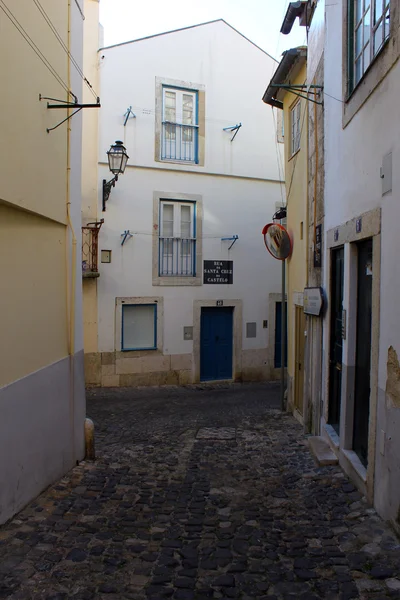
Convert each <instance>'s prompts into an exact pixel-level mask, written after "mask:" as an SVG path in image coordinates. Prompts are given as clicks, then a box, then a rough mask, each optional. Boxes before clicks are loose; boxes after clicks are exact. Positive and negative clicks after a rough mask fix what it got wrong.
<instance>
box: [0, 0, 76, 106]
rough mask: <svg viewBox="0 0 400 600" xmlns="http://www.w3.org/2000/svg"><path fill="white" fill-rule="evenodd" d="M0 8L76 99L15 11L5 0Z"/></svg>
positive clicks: (0, 3)
mask: <svg viewBox="0 0 400 600" xmlns="http://www.w3.org/2000/svg"><path fill="white" fill-rule="evenodd" d="M0 9H1V10H2V11H3V13H4V14H5V15H6V17H7V18H8V20H9V21H10V22H11V23H12V25H14V27H15V29H16V30H17V31H18V32H19V33H20V34H21V36H22V37H23V38H24V40H25V41H26V42H27V44H28V45H29V46H30V47H31V48H32V50H33V51H34V53H35V54H36V55H37V57H38V58H39V59H40V60H41V61H42V63H43V64H44V66H45V67H46V69H48V71H50V73H51V74H52V75H53V77H54V78H55V79H56V80H57V82H58V83H59V84H60V85H61V87H62V88H63V89H64V90H65V91H66V92H67V94H70V95H71V96H72V97H73V98H74V99H76V96H75V94H73V93H72V92H71V90H70V89H69V88H68V86H67V84H66V83H65V81H64V80H63V79H62V77H61V76H60V75H59V74H58V73H57V71H56V70H55V68H54V67H53V66H52V65H51V63H50V62H49V61H48V60H47V58H46V57H45V55H44V54H43V52H41V50H40V49H39V48H38V46H37V45H36V44H35V42H34V41H33V40H32V38H31V37H30V36H29V34H28V33H27V31H26V30H25V29H24V28H23V26H22V25H21V23H20V22H19V21H18V19H17V18H16V17H15V15H13V13H12V12H11V10H10V9H9V8H8V6H7V5H6V4H5V3H4V2H3V0H0Z"/></svg>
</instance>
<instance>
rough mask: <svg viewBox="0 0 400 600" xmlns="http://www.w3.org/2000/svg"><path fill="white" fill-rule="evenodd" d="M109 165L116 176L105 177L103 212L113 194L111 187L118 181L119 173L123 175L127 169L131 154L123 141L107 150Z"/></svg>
mask: <svg viewBox="0 0 400 600" xmlns="http://www.w3.org/2000/svg"><path fill="white" fill-rule="evenodd" d="M107 157H108V167H109V169H110V171H111V173H113V174H114V177H113V178H112V179H110V181H106V180H105V179H103V212H104V211H105V210H106V202H107V200H108V198H109V196H110V194H111V188H113V187H114V186H115V182H116V181H118V175H122V174H123V173H124V171H125V167H126V163H127V162H128V158H129V156H128V155H127V153H126V148H125V146H124V145H123V143H122V142H120V141H118V140H117V141H116V142H115V144H113V145H112V146H111V147H110V149H109V151H108V152H107Z"/></svg>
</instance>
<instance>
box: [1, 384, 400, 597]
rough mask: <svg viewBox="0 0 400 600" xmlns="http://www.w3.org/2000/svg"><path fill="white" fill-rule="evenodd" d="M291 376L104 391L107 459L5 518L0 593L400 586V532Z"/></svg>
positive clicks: (377, 591)
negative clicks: (319, 448) (331, 460)
mask: <svg viewBox="0 0 400 600" xmlns="http://www.w3.org/2000/svg"><path fill="white" fill-rule="evenodd" d="M278 409H279V386H277V385H276V384H255V385H239V384H238V385H236V384H235V385H232V386H225V387H224V386H216V387H213V388H206V387H201V386H198V387H193V388H182V389H177V388H164V389H140V390H132V389H114V390H113V389H94V390H91V391H89V393H88V408H87V412H88V416H90V417H91V418H92V419H93V420H94V422H95V428H96V450H97V460H96V462H95V463H90V462H86V463H82V464H80V465H79V466H77V467H76V468H75V469H74V470H73V471H72V472H71V473H69V474H68V475H67V476H66V477H65V478H63V479H62V480H61V481H60V482H58V483H57V484H56V485H54V486H53V487H51V488H49V489H48V490H47V491H46V492H45V493H43V494H42V495H41V496H40V497H39V498H38V499H37V500H36V501H35V502H33V503H31V504H30V505H29V506H28V507H26V509H25V510H24V511H22V512H21V513H20V514H19V515H18V516H17V517H16V518H14V519H13V520H12V521H11V522H9V523H8V524H6V525H5V526H3V527H2V528H0V598H12V599H15V600H17V599H19V600H22V599H28V598H34V599H36V598H40V599H42V598H43V599H49V600H50V599H52V600H61V599H64V598H75V599H77V600H78V599H82V600H84V599H86V600H90V599H91V598H94V599H96V600H97V599H107V600H112V599H120V598H121V599H125V598H131V599H133V600H142V599H147V598H149V599H162V598H174V599H176V600H191V599H196V600H197V599H198V600H202V599H204V600H206V599H209V598H221V599H222V598H242V599H251V598H265V599H266V598H268V599H270V600H273V599H276V600H277V599H285V600H286V599H289V598H296V599H298V600H301V599H302V600H314V599H317V598H321V599H326V600H331V599H332V600H334V599H340V600H342V599H343V600H345V599H350V598H361V599H376V600H378V599H383V598H400V545H399V544H400V542H399V540H398V539H397V538H396V537H395V536H394V534H393V533H392V531H391V530H390V529H389V527H388V526H387V525H385V524H384V523H383V522H382V521H381V520H380V519H379V518H378V517H377V515H376V513H375V511H374V510H373V509H371V508H369V507H368V506H367V504H366V503H365V501H364V500H363V498H362V497H361V495H360V494H359V493H358V492H357V491H356V489H355V488H354V487H353V485H352V484H351V483H349V481H348V479H347V478H346V477H345V476H344V475H343V473H342V471H341V470H340V469H339V467H324V468H321V469H319V468H317V467H316V466H315V463H314V461H313V459H312V457H311V455H310V454H309V451H308V448H307V444H306V441H305V439H304V436H303V433H302V428H301V427H300V425H299V424H298V423H297V421H296V420H295V419H294V418H293V417H291V416H289V415H281V413H280V411H279V410H278Z"/></svg>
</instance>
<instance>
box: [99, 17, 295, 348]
mask: <svg viewBox="0 0 400 600" xmlns="http://www.w3.org/2000/svg"><path fill="white" fill-rule="evenodd" d="M99 57H100V72H101V98H102V109H101V114H100V119H101V123H100V143H99V161H100V163H102V162H104V161H105V160H106V154H105V153H106V151H107V150H108V149H109V146H110V144H111V143H113V142H114V140H116V139H121V140H124V142H125V144H126V147H127V151H128V154H129V156H130V158H129V162H128V165H129V166H128V167H127V169H126V171H125V174H124V175H123V176H120V178H119V180H118V183H117V185H116V187H115V188H114V189H113V190H112V191H111V195H110V199H109V201H108V203H107V211H106V213H104V214H103V215H102V216H104V217H105V223H104V225H103V227H102V229H101V233H100V238H99V248H100V249H110V250H112V263H111V264H101V265H100V278H99V280H98V306H99V348H98V350H99V351H100V352H107V351H114V350H120V348H115V340H114V338H115V335H114V330H115V323H114V319H115V298H116V297H124V296H125V297H131V296H163V298H164V344H163V351H164V353H165V354H180V353H181V354H186V353H192V351H193V342H191V341H184V340H183V329H182V328H183V326H190V325H193V301H194V300H195V299H196V300H202V299H204V300H207V299H219V298H225V299H236V300H237V299H239V300H243V348H244V349H249V350H250V349H261V348H264V349H265V348H266V347H267V346H268V329H263V326H262V325H263V323H262V322H263V320H266V319H268V314H269V313H268V297H269V294H270V293H274V292H278V291H279V289H280V274H281V268H280V263H279V261H276V260H274V259H273V258H272V257H271V256H270V255H269V254H268V253H267V251H266V249H265V247H264V243H263V238H262V235H261V230H262V228H263V226H264V225H265V224H266V223H268V222H270V221H271V218H272V215H273V213H274V212H275V210H276V203H280V202H281V201H282V194H284V191H283V187H282V185H281V183H280V182H279V181H278V180H279V173H278V163H277V149H276V136H275V131H274V123H273V118H272V112H271V110H270V109H269V107H266V106H265V104H264V103H263V102H262V95H263V93H264V88H265V77H266V74H269V73H271V74H272V72H273V70H275V67H276V63H275V61H273V59H271V58H270V57H269V56H268V55H266V54H265V53H264V52H263V51H261V50H260V49H258V48H257V47H255V46H254V45H253V44H251V43H250V42H249V41H247V40H245V39H244V38H243V37H242V36H241V35H240V34H238V33H237V32H236V31H234V30H232V29H231V28H230V27H229V26H228V25H227V24H225V23H223V22H216V23H211V24H209V25H205V26H200V27H194V28H191V29H188V30H184V31H180V32H176V33H171V34H168V35H162V36H156V37H153V38H149V39H146V40H143V41H138V42H135V43H130V44H124V45H121V46H118V47H113V48H110V49H106V50H100V53H99ZM156 77H161V78H169V79H175V80H179V81H186V82H193V83H195V84H200V85H202V86H204V89H205V105H206V110H205V114H206V121H205V164H204V167H200V166H196V165H181V164H176V163H174V164H171V163H161V162H156V161H155V160H154V147H155V93H156V89H155V88H156V86H155V83H156ZM131 105H132V107H133V111H134V112H135V113H136V115H137V116H136V119H133V120H130V121H129V122H128V124H127V126H126V127H124V126H123V114H124V112H125V111H126V109H127V108H128V107H129V106H131ZM239 122H242V124H243V127H242V128H241V129H240V131H239V133H238V135H237V136H236V138H235V140H234V141H233V142H231V141H230V139H231V137H232V134H229V133H226V132H224V131H223V127H227V126H232V125H235V124H236V123H239ZM280 146H282V145H280ZM278 151H281V148H279V150H278ZM139 167H145V168H139ZM182 171H185V172H182ZM209 174H211V175H209ZM212 174H216V175H218V176H215V175H212ZM102 178H106V179H110V173H109V171H108V168H107V166H106V165H104V164H102V165H101V166H100V172H99V180H101V179H102ZM269 180H273V181H269ZM154 191H161V192H169V193H179V194H197V195H200V196H201V197H202V203H203V215H204V217H203V256H202V259H203V260H207V259H210V260H219V259H231V260H233V261H234V265H233V282H234V283H233V285H206V286H204V285H200V286H190V287H189V286H179V287H165V286H153V285H152V233H153V231H152V224H153V193H154ZM99 201H100V199H99ZM100 211H101V209H100ZM100 211H99V212H100ZM100 214H101V212H100ZM126 229H129V230H130V231H131V232H132V233H134V236H133V238H131V239H128V240H127V241H126V243H125V245H124V246H123V247H121V235H120V234H121V232H122V231H124V230H126ZM234 234H236V235H238V236H239V240H238V241H237V242H236V243H235V244H234V246H233V247H232V249H231V250H230V251H228V247H229V245H230V244H231V242H221V238H222V237H230V236H232V235H234ZM202 268H203V265H202V264H198V265H197V271H198V272H200V273H201V274H202ZM248 321H255V322H256V323H257V337H256V338H250V339H247V338H246V336H245V324H246V322H248Z"/></svg>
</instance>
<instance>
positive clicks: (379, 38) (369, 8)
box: [349, 0, 390, 92]
mask: <svg viewBox="0 0 400 600" xmlns="http://www.w3.org/2000/svg"><path fill="white" fill-rule="evenodd" d="M389 30H390V1H389V0H351V3H350V10H349V91H350V92H352V91H353V89H354V87H355V86H356V85H357V84H358V83H359V81H360V80H361V78H362V77H363V75H364V73H365V71H366V70H367V69H368V67H369V66H370V64H371V63H372V61H373V60H374V58H375V57H376V56H377V54H378V53H379V52H380V50H381V49H382V47H383V45H384V44H385V42H386V40H387V39H388V38H389Z"/></svg>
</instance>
